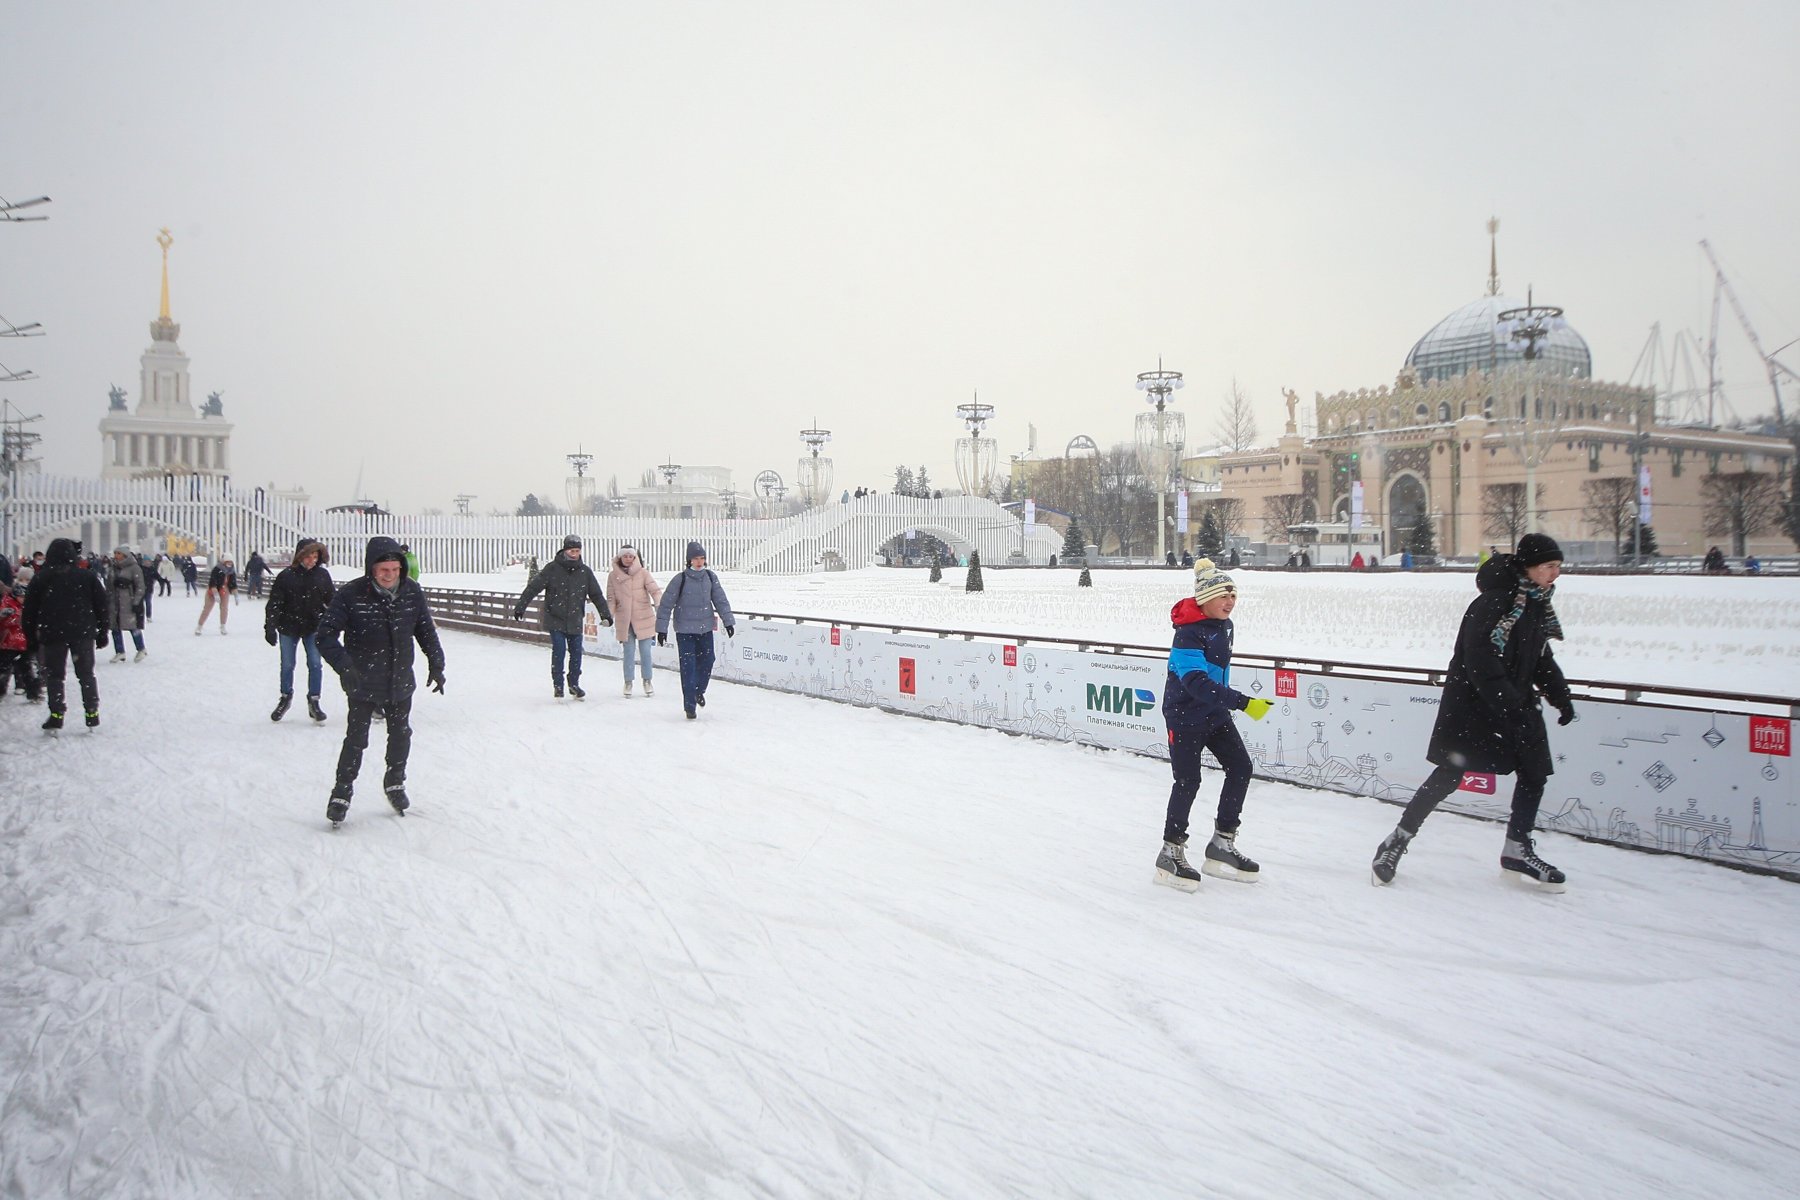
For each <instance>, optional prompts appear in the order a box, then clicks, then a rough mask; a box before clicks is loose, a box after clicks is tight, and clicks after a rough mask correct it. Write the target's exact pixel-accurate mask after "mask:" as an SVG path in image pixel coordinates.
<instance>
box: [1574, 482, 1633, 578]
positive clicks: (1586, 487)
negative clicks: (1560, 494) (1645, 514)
mask: <svg viewBox="0 0 1800 1200" xmlns="http://www.w3.org/2000/svg"><path fill="white" fill-rule="evenodd" d="M1637 511H1638V496H1637V484H1636V482H1635V481H1633V480H1631V479H1629V478H1627V477H1624V476H1618V477H1614V478H1610V479H1590V480H1588V481H1587V482H1585V483H1583V484H1582V485H1581V518H1582V520H1583V521H1585V522H1586V523H1587V528H1588V532H1589V533H1592V534H1593V535H1594V536H1596V537H1602V538H1607V537H1610V538H1611V539H1612V544H1613V560H1614V561H1615V562H1616V561H1618V558H1619V553H1620V550H1621V548H1622V547H1623V546H1624V544H1625V543H1626V542H1627V541H1628V540H1629V539H1630V537H1631V528H1632V522H1633V521H1635V520H1636V519H1637Z"/></svg>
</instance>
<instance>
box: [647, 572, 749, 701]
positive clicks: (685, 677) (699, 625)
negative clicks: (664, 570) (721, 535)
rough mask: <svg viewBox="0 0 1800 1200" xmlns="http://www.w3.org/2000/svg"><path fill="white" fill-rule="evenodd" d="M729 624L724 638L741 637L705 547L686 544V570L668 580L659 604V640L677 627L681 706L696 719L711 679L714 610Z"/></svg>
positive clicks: (659, 642)
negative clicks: (671, 625) (708, 560)
mask: <svg viewBox="0 0 1800 1200" xmlns="http://www.w3.org/2000/svg"><path fill="white" fill-rule="evenodd" d="M714 613H717V614H718V616H719V623H720V624H722V625H724V626H725V636H726V637H728V638H729V637H736V636H737V618H736V617H734V616H732V615H731V601H730V600H729V599H727V598H726V596H725V588H724V587H723V586H722V585H721V584H720V583H719V577H718V576H717V575H714V574H713V573H712V572H711V571H710V570H708V569H707V566H706V547H705V546H702V545H701V544H700V543H699V542H689V543H688V545H687V569H686V570H685V571H682V572H680V573H679V574H678V575H676V576H675V578H673V579H671V580H669V586H668V587H667V588H665V589H663V595H662V600H661V601H660V602H659V603H658V604H657V606H656V644H657V645H659V646H666V645H668V644H669V626H670V624H671V623H673V624H674V626H675V645H676V648H677V650H678V652H679V655H680V660H681V707H682V710H683V711H684V712H685V713H687V719H688V720H690V721H692V720H693V719H694V718H695V717H696V716H697V715H698V714H697V713H696V711H695V710H696V709H701V708H705V707H706V685H707V684H708V683H710V682H712V669H713V614H714Z"/></svg>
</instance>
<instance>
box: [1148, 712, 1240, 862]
mask: <svg viewBox="0 0 1800 1200" xmlns="http://www.w3.org/2000/svg"><path fill="white" fill-rule="evenodd" d="M1204 750H1211V751H1212V755H1213V757H1214V758H1216V759H1218V760H1219V765H1220V766H1221V767H1224V768H1225V783H1224V786H1222V787H1221V788H1220V789H1219V814H1218V817H1217V819H1216V820H1215V821H1214V822H1213V824H1214V826H1215V827H1216V828H1218V830H1219V831H1220V832H1221V833H1236V832H1237V827H1238V818H1239V817H1240V816H1241V815H1242V814H1243V811H1244V796H1245V794H1246V793H1247V792H1249V790H1250V752H1249V751H1248V750H1246V749H1244V739H1243V738H1242V737H1241V736H1240V735H1239V734H1238V731H1237V726H1236V725H1234V724H1232V722H1230V721H1229V720H1228V721H1226V722H1225V724H1224V725H1222V726H1220V727H1219V728H1218V729H1217V730H1215V731H1214V732H1213V735H1212V736H1211V737H1210V738H1205V739H1202V738H1201V737H1200V732H1199V731H1198V730H1194V729H1171V730H1169V769H1170V770H1172V771H1173V772H1174V773H1175V786H1174V787H1172V788H1170V789H1169V815H1168V817H1167V819H1166V820H1164V822H1163V840H1164V841H1166V842H1179V841H1181V840H1183V839H1184V838H1186V837H1187V829H1188V814H1189V813H1190V812H1192V811H1193V808H1194V796H1195V795H1196V794H1197V793H1198V792H1199V791H1200V754H1201V752H1202V751H1204Z"/></svg>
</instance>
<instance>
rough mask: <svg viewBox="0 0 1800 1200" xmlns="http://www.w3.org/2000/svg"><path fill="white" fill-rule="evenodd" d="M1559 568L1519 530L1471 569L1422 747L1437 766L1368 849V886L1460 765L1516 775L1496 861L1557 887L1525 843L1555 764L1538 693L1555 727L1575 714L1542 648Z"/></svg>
mask: <svg viewBox="0 0 1800 1200" xmlns="http://www.w3.org/2000/svg"><path fill="white" fill-rule="evenodd" d="M1561 572H1562V548H1561V547H1560V546H1558V545H1557V544H1556V541H1555V539H1553V538H1551V537H1549V536H1547V535H1545V534H1542V533H1528V534H1526V535H1525V536H1524V537H1522V538H1520V539H1519V549H1518V553H1517V554H1497V555H1495V556H1494V557H1493V558H1490V559H1489V560H1488V561H1487V562H1486V563H1484V564H1482V566H1481V569H1480V570H1478V571H1477V572H1476V573H1475V586H1476V588H1477V589H1478V592H1479V594H1478V595H1477V596H1476V597H1475V599H1474V601H1473V602H1472V603H1470V605H1469V607H1468V610H1467V611H1466V612H1464V613H1463V619H1462V626H1461V628H1460V629H1459V630H1458V631H1457V635H1456V650H1455V652H1454V653H1453V654H1452V655H1451V657H1450V666H1449V669H1448V670H1447V671H1446V672H1445V675H1444V690H1443V696H1442V697H1441V699H1440V700H1439V702H1438V710H1437V723H1436V724H1435V725H1434V726H1433V727H1432V730H1431V746H1430V748H1429V749H1428V750H1427V751H1426V752H1425V757H1426V759H1427V760H1428V761H1430V762H1431V763H1432V764H1433V765H1435V766H1436V768H1437V769H1436V770H1434V771H1433V772H1432V773H1431V774H1430V775H1429V776H1427V777H1426V779H1425V782H1424V783H1423V784H1421V785H1420V786H1419V790H1418V791H1417V792H1415V793H1414V794H1413V798H1412V800H1411V801H1410V802H1409V803H1408V804H1407V806H1406V811H1405V812H1403V813H1401V814H1400V823H1399V824H1398V825H1396V826H1395V827H1394V832H1392V833H1390V834H1389V835H1388V836H1387V838H1386V840H1384V841H1383V842H1382V843H1381V845H1380V847H1379V848H1378V849H1377V850H1376V852H1375V861H1374V863H1373V864H1372V868H1371V869H1372V871H1373V873H1374V879H1375V883H1376V884H1377V885H1380V884H1387V883H1392V882H1393V880H1394V874H1395V872H1396V871H1397V870H1398V868H1399V865H1400V856H1401V855H1403V854H1405V853H1406V851H1407V848H1408V847H1409V846H1410V845H1411V844H1412V840H1413V838H1414V837H1415V836H1417V835H1418V832H1419V826H1420V825H1422V824H1424V821H1425V818H1426V817H1428V816H1430V815H1431V812H1432V810H1433V809H1435V808H1436V807H1437V806H1438V805H1439V804H1440V803H1442V802H1443V800H1444V798H1445V797H1447V796H1448V795H1450V793H1451V792H1453V791H1455V790H1456V789H1457V787H1458V786H1459V785H1460V784H1461V783H1462V781H1463V777H1464V776H1465V775H1466V774H1467V773H1469V772H1479V773H1483V774H1490V775H1511V774H1514V773H1517V775H1518V777H1519V778H1518V782H1517V783H1515V784H1514V785H1513V798H1512V817H1511V819H1510V820H1509V821H1508V822H1507V826H1506V845H1505V846H1504V848H1503V849H1502V850H1501V852H1500V869H1501V870H1502V871H1503V872H1511V873H1513V874H1514V875H1515V876H1517V877H1518V878H1520V879H1522V880H1525V881H1528V882H1531V883H1534V884H1538V885H1542V886H1543V887H1544V888H1545V890H1547V891H1557V892H1560V891H1562V890H1563V884H1564V882H1565V877H1564V875H1563V873H1562V872H1561V871H1559V870H1557V869H1556V868H1555V867H1553V866H1551V865H1550V864H1549V863H1547V862H1545V861H1544V860H1543V859H1542V858H1539V857H1538V854H1537V850H1536V848H1535V847H1534V845H1533V843H1532V830H1533V828H1534V827H1535V826H1536V824H1537V814H1538V805H1539V804H1540V803H1541V802H1542V800H1543V798H1544V786H1545V784H1546V783H1547V782H1548V781H1549V778H1550V776H1551V774H1553V773H1554V771H1555V766H1554V763H1553V761H1552V759H1551V755H1550V739H1549V734H1548V731H1547V729H1546V728H1545V725H1544V715H1543V709H1542V707H1541V704H1540V702H1539V697H1540V696H1541V697H1543V700H1544V701H1546V702H1548V703H1549V704H1550V706H1551V707H1552V708H1554V709H1555V710H1556V711H1557V713H1558V714H1559V716H1558V720H1557V724H1558V725H1567V724H1568V723H1569V722H1571V721H1573V720H1574V719H1575V702H1574V700H1573V699H1571V698H1570V695H1569V685H1568V682H1567V681H1566V680H1564V679H1563V673H1562V671H1561V669H1560V668H1558V667H1557V665H1556V659H1555V657H1554V656H1553V655H1552V654H1551V653H1550V643H1551V642H1552V641H1560V640H1562V636H1563V631H1562V624H1561V622H1559V621H1558V620H1557V619H1556V610H1555V609H1554V608H1552V607H1551V603H1550V601H1551V597H1552V596H1553V595H1554V594H1555V592H1556V579H1557V576H1558V575H1560V574H1561Z"/></svg>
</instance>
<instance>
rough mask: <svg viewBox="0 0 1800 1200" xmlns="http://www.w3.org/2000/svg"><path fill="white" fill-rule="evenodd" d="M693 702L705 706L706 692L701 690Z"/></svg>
mask: <svg viewBox="0 0 1800 1200" xmlns="http://www.w3.org/2000/svg"><path fill="white" fill-rule="evenodd" d="M694 703H695V704H698V705H699V706H700V707H701V708H705V707H706V693H705V692H701V693H700V694H699V695H698V696H695V697H694Z"/></svg>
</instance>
